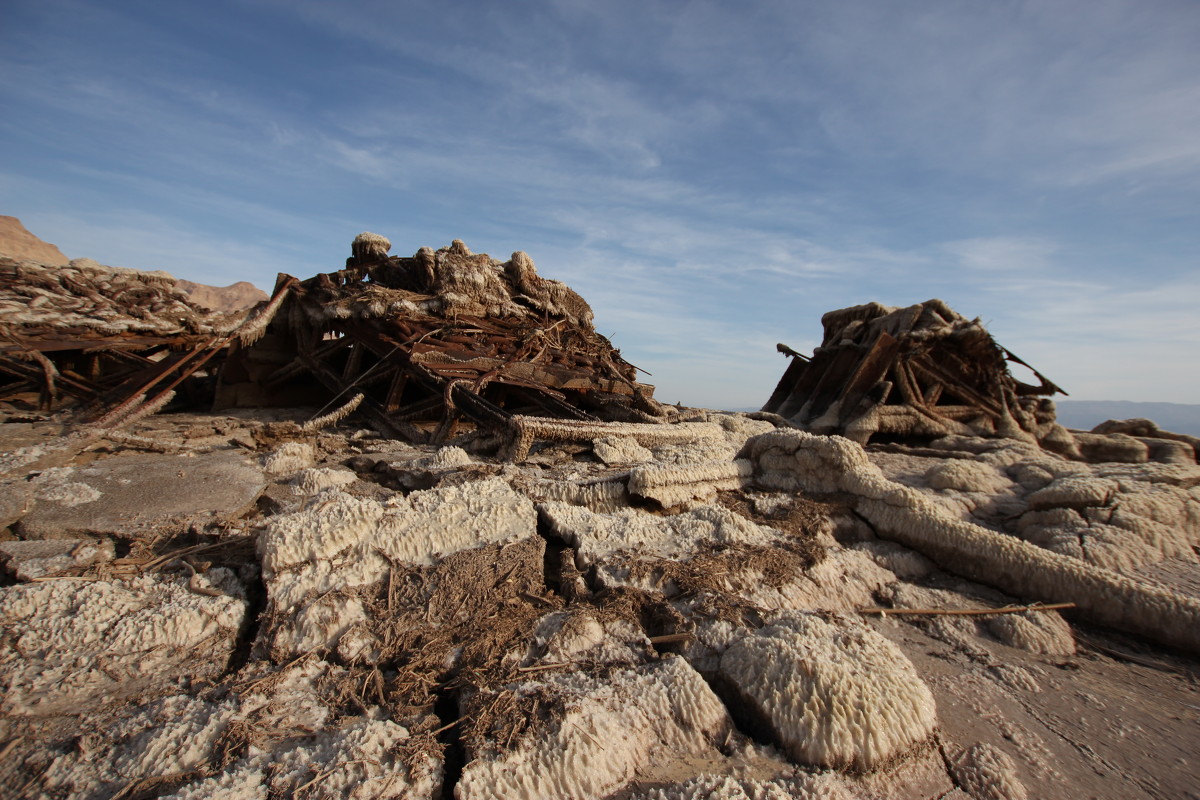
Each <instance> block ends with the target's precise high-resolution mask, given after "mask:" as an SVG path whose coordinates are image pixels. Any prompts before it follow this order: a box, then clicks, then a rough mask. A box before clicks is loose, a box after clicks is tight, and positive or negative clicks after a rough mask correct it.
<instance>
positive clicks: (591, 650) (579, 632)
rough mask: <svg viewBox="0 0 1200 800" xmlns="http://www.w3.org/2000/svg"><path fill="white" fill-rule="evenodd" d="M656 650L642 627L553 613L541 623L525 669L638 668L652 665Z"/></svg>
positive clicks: (526, 656) (574, 613)
mask: <svg viewBox="0 0 1200 800" xmlns="http://www.w3.org/2000/svg"><path fill="white" fill-rule="evenodd" d="M653 655H654V648H653V647H652V646H651V644H650V640H649V639H648V638H646V633H645V631H643V630H642V629H641V627H640V626H638V625H635V624H634V623H632V622H630V621H629V620H626V619H621V618H615V619H614V618H608V619H603V618H597V617H596V616H595V615H594V614H591V613H589V612H587V611H552V612H550V613H549V614H546V615H545V616H544V617H542V618H541V619H540V620H538V623H537V626H536V627H535V628H534V632H533V640H532V642H530V644H529V646H528V648H527V650H526V652H525V653H524V654H523V655H522V656H521V658H520V662H521V666H531V665H533V664H575V665H584V664H589V663H590V664H610V665H630V666H632V665H635V664H643V663H645V662H647V661H649V660H650V659H651V658H652V657H653Z"/></svg>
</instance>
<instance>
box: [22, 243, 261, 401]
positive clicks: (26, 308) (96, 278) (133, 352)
mask: <svg viewBox="0 0 1200 800" xmlns="http://www.w3.org/2000/svg"><path fill="white" fill-rule="evenodd" d="M251 317H252V315H251V313H250V312H249V311H248V310H242V311H240V312H235V313H219V312H214V311H211V310H209V309H206V308H203V307H201V306H198V305H196V304H195V303H192V302H191V301H189V300H188V296H187V293H186V292H184V291H183V290H182V289H180V288H179V287H178V286H177V285H176V283H175V279H174V278H172V277H171V276H170V275H169V274H167V273H165V272H141V271H138V270H133V269H122V268H119V267H106V266H103V265H101V264H98V263H96V262H95V261H92V260H91V259H76V260H74V261H71V262H70V263H69V264H66V265H63V266H57V265H47V264H41V263H37V262H33V261H27V260H19V259H14V258H9V257H4V256H0V400H9V399H12V398H16V397H18V396H21V395H29V394H34V393H36V394H37V395H38V405H39V406H40V407H41V408H42V409H43V410H47V411H48V410H55V409H59V408H63V407H66V406H72V405H75V406H77V407H78V408H79V409H80V410H81V411H83V412H85V414H84V416H85V417H86V416H87V413H86V412H92V416H95V415H96V414H98V413H100V412H102V411H104V410H106V409H110V408H113V407H122V406H124V407H130V408H132V407H133V406H136V405H139V404H140V403H141V402H142V401H145V400H162V398H164V397H166V396H168V395H169V394H170V393H171V392H172V391H173V390H174V389H175V388H176V387H178V386H180V384H183V383H184V381H185V380H187V379H188V378H190V377H191V376H193V375H195V374H197V373H200V372H202V371H203V370H205V369H210V370H211V369H213V368H215V364H216V362H213V361H212V359H213V357H214V356H216V355H218V354H219V353H221V352H223V350H224V349H225V347H226V346H227V345H228V343H229V342H230V341H231V339H232V337H233V336H235V335H237V334H238V333H239V332H240V331H241V330H242V326H244V325H246V324H247V322H248V321H249V320H250V319H251ZM130 403H132V405H130Z"/></svg>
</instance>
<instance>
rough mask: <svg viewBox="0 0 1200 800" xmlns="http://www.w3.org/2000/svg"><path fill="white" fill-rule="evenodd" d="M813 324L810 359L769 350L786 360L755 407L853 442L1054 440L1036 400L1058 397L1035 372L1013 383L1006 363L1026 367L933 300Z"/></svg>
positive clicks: (1049, 419)
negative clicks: (817, 341) (818, 338)
mask: <svg viewBox="0 0 1200 800" xmlns="http://www.w3.org/2000/svg"><path fill="white" fill-rule="evenodd" d="M821 324H822V325H823V326H824V328H825V338H824V340H823V341H822V342H821V346H820V347H818V348H817V349H816V350H815V351H814V352H813V355H812V357H811V358H809V357H806V356H803V355H801V354H800V353H797V352H796V351H794V350H792V349H791V348H789V347H787V346H786V345H782V344H781V345H779V346H778V347H779V350H780V352H783V353H785V354H786V355H788V356H790V357H791V363H790V364H789V365H788V368H787V371H786V372H785V373H784V375H783V378H782V379H781V380H780V381H779V385H778V386H776V387H775V392H774V393H773V394H772V395H771V398H770V400H768V401H767V404H766V405H765V406H764V407H763V410H764V411H767V412H771V413H775V414H779V415H780V416H782V417H784V418H786V419H788V420H791V421H792V422H794V423H796V424H798V425H800V426H802V427H803V428H805V429H806V430H811V431H813V432H814V433H824V434H830V433H838V434H841V435H844V436H847V437H848V438H850V439H853V440H855V441H857V442H860V443H865V442H866V441H867V440H868V439H870V438H871V437H872V436H878V435H884V436H896V437H909V438H911V437H935V436H946V435H949V434H958V435H963V436H994V435H1000V436H1010V437H1015V438H1021V439H1027V440H1033V439H1037V440H1038V441H1047V440H1048V442H1047V443H1048V444H1053V443H1054V442H1055V441H1057V440H1056V439H1055V436H1056V435H1060V434H1059V429H1056V428H1055V426H1054V410H1053V403H1050V402H1048V401H1046V400H1043V399H1041V398H1048V397H1050V396H1052V395H1054V394H1056V393H1062V394H1066V393H1065V392H1063V391H1062V389H1060V388H1058V387H1057V386H1056V385H1054V384H1053V383H1052V382H1050V381H1049V380H1048V379H1046V378H1045V377H1043V376H1042V375H1041V374H1040V373H1038V372H1036V371H1034V375H1036V376H1037V378H1038V380H1039V385H1037V386H1033V385H1029V384H1024V383H1020V382H1019V381H1017V380H1015V379H1014V378H1013V377H1012V375H1011V374H1010V372H1009V370H1008V365H1007V363H1006V362H1014V363H1018V364H1022V365H1025V362H1024V361H1021V360H1020V359H1019V358H1017V357H1016V356H1015V355H1013V354H1012V353H1010V352H1009V351H1008V350H1005V349H1004V348H1003V347H1001V346H1000V345H998V344H997V343H996V342H995V340H993V339H992V337H991V335H990V334H988V332H987V330H986V329H985V328H984V327H983V325H982V324H980V322H979V320H978V319H975V320H968V319H965V318H964V317H962V316H961V315H959V314H957V313H956V312H954V311H953V310H951V309H950V308H949V307H948V306H947V305H946V304H945V303H943V302H942V301H941V300H928V301H926V302H924V303H920V304H918V305H914V306H909V307H907V308H892V307H889V306H884V305H881V304H879V303H868V304H866V305H861V306H852V307H850V308H843V309H840V310H838V311H830V312H829V313H827V314H825V315H824V316H823V317H821ZM1026 366H1027V365H1026ZM1030 369H1032V368H1030Z"/></svg>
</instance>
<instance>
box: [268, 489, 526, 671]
mask: <svg viewBox="0 0 1200 800" xmlns="http://www.w3.org/2000/svg"><path fill="white" fill-rule="evenodd" d="M258 550H259V553H260V554H261V556H262V564H263V578H264V580H265V581H266V584H267V594H268V598H269V600H270V613H271V622H270V623H269V624H268V625H266V626H264V629H263V630H262V631H261V632H260V636H261V637H262V642H263V645H264V646H265V647H267V648H268V649H269V651H270V652H271V653H272V654H274V656H275V657H276V658H280V659H284V658H290V657H292V656H294V655H299V654H302V653H304V652H307V651H309V650H312V649H315V648H329V649H334V650H337V651H338V652H339V653H341V654H342V657H343V658H344V659H346V660H347V661H350V662H363V661H365V662H368V663H370V662H372V661H373V660H374V659H375V658H376V657H377V653H378V643H377V641H376V636H375V634H374V633H372V630H373V629H374V627H376V623H378V625H381V626H386V625H387V624H389V622H388V620H387V619H382V620H381V619H378V618H376V617H374V616H373V615H370V614H368V610H367V605H366V603H368V602H369V601H370V599H371V598H372V597H373V596H374V594H375V591H374V590H375V588H376V587H378V586H379V585H380V584H382V583H383V582H384V581H385V580H388V579H394V578H390V577H389V576H394V575H399V576H400V580H401V582H403V581H411V582H412V583H413V584H415V585H417V586H420V587H423V588H422V589H421V591H418V592H417V593H416V595H415V596H414V595H413V594H412V591H409V592H407V594H406V596H407V597H408V598H409V599H408V600H407V601H406V602H405V603H404V604H402V605H401V607H400V608H398V609H394V610H395V613H396V614H410V615H417V616H421V615H423V614H424V613H425V612H426V610H427V608H428V609H429V611H430V612H431V613H432V612H433V611H434V610H436V607H437V603H435V601H434V599H433V598H434V596H435V595H437V593H438V591H439V587H440V586H442V584H448V578H447V576H448V575H452V574H453V573H454V572H455V571H456V570H457V571H460V572H461V577H460V580H461V581H463V582H464V586H463V587H462V592H463V593H465V594H464V595H463V596H461V597H458V598H456V599H455V600H447V601H446V602H449V603H451V604H453V603H454V602H458V604H459V606H463V607H464V609H465V610H467V611H470V610H471V606H465V605H464V604H465V603H466V600H467V597H466V595H469V594H471V591H472V589H474V590H475V591H477V592H478V591H484V590H491V589H492V584H491V583H486V584H485V583H482V582H481V583H479V585H478V586H475V587H472V586H471V581H482V580H483V574H482V573H480V572H479V570H481V569H483V565H482V562H487V571H488V572H489V573H490V572H492V571H495V570H506V571H509V572H510V573H511V574H510V577H512V578H513V580H512V581H511V582H510V584H509V585H508V586H506V588H505V590H504V592H503V593H502V598H503V597H510V596H512V594H515V593H516V592H518V591H526V592H530V591H532V592H536V591H539V590H540V588H541V587H542V578H541V574H542V573H541V566H542V555H543V553H544V552H545V541H544V540H543V539H541V537H539V536H537V531H536V516H535V514H534V510H533V504H532V503H531V502H530V501H529V500H528V499H527V498H525V497H522V496H521V495H518V494H516V493H515V492H514V491H513V490H512V489H511V488H510V487H509V486H508V484H507V483H505V482H504V481H502V480H499V479H495V478H492V479H488V480H483V481H477V482H474V483H469V484H463V485H460V486H451V487H443V488H438V489H431V490H428V491H423V492H413V493H412V494H411V495H409V496H408V497H407V498H404V497H401V496H399V495H396V496H394V497H393V498H392V499H391V500H390V501H389V502H388V503H387V504H381V503H379V502H378V501H375V500H360V499H357V498H354V497H351V496H350V495H347V494H344V493H341V492H338V491H337V490H329V491H327V492H326V493H324V494H322V495H319V496H318V497H316V498H315V499H314V500H313V501H312V503H311V504H310V505H309V506H308V507H307V508H305V509H304V510H301V511H299V512H296V513H293V514H286V515H281V516H279V517H276V518H274V519H273V520H272V521H271V523H270V524H269V525H268V526H267V528H266V530H265V531H264V532H263V533H262V535H261V536H260V537H259V542H258ZM502 551H503V553H502ZM476 561H480V562H481V563H479V564H476V563H475V562H476ZM435 566H436V567H437V569H436V570H435V571H434V573H433V574H430V573H428V572H427V571H426V572H422V571H421V568H426V567H435ZM472 571H475V572H476V573H478V574H475V575H471V573H472ZM488 577H489V578H494V575H492V574H489V576H488ZM405 585H407V584H405ZM439 602H440V601H439ZM389 605H390V602H389ZM418 612H419V613H418ZM448 621H449V620H445V619H444V620H442V622H448ZM406 624H408V625H414V624H419V622H418V621H417V620H409V622H408V623H406Z"/></svg>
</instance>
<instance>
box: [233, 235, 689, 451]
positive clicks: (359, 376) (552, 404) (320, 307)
mask: <svg viewBox="0 0 1200 800" xmlns="http://www.w3.org/2000/svg"><path fill="white" fill-rule="evenodd" d="M390 248H391V243H390V242H389V241H388V240H387V239H385V238H384V237H382V236H378V235H375V234H370V233H364V234H361V235H360V236H359V237H357V238H356V239H355V241H354V246H353V255H352V256H351V258H350V259H348V260H347V263H346V268H345V269H343V270H339V271H337V272H332V273H328V274H320V275H317V276H316V277H313V278H310V279H308V280H305V281H297V280H296V279H295V278H292V277H290V276H286V275H281V276H280V279H279V283H278V285H277V287H276V294H277V295H280V294H284V293H286V295H287V296H286V298H285V299H284V301H283V302H282V305H281V307H280V309H279V313H278V314H277V315H276V316H275V317H274V318H273V319H272V321H271V323H270V324H269V325H267V326H266V328H265V329H264V330H263V336H262V338H261V339H260V340H259V341H257V342H256V343H255V344H254V345H253V346H252V347H241V346H239V347H235V348H234V349H233V351H232V352H231V354H230V356H229V359H228V361H227V362H226V365H225V368H224V369H223V371H222V373H221V378H220V385H219V386H218V388H217V396H216V405H217V407H218V408H221V407H230V406H238V405H251V406H253V405H283V404H288V405H296V404H297V401H298V400H302V401H309V402H313V403H316V404H320V403H325V404H326V405H329V406H332V405H337V404H343V403H346V402H348V401H350V400H351V399H354V400H355V402H356V403H357V408H358V409H359V411H360V413H365V414H366V416H367V418H368V419H370V420H371V422H372V424H373V425H375V426H376V427H377V428H379V429H380V430H381V431H383V432H385V433H388V434H389V435H393V436H397V437H402V438H404V439H407V440H409V441H412V442H414V443H422V442H433V443H438V442H442V441H445V440H447V439H448V438H450V437H451V436H453V435H454V433H455V432H456V429H457V427H458V425H459V423H460V421H463V420H466V421H468V422H471V423H474V424H475V426H476V429H477V430H478V431H480V432H484V433H491V434H494V435H496V438H498V439H500V440H503V441H504V442H507V443H508V444H509V445H510V455H514V456H516V457H520V456H521V455H523V453H522V452H521V451H522V450H523V449H527V448H528V440H529V438H530V437H538V438H549V439H575V438H585V437H587V438H591V437H593V436H596V435H604V432H605V431H607V430H610V428H607V427H605V425H604V423H605V422H610V423H650V424H652V425H654V426H655V427H657V426H658V425H659V424H660V423H663V422H665V421H666V419H665V417H666V412H665V411H664V409H663V408H662V406H660V405H659V404H658V403H657V402H655V400H654V399H653V392H654V387H652V386H647V385H644V384H640V383H638V382H637V381H636V375H637V371H636V368H635V367H633V366H632V365H631V364H629V363H628V362H626V361H625V360H624V359H623V358H621V353H620V351H619V350H616V349H615V348H614V347H613V346H612V343H611V342H610V341H609V340H608V339H606V338H605V337H604V336H601V335H600V334H598V333H597V332H596V330H595V328H594V327H593V326H592V310H591V308H590V307H589V306H588V304H587V302H585V301H584V299H583V298H582V297H580V296H579V295H578V294H576V293H575V292H574V291H572V290H571V289H570V288H569V287H568V286H566V285H565V284H563V283H560V282H558V281H553V280H547V279H545V278H542V277H541V276H539V275H538V274H537V270H536V269H535V267H534V264H533V260H532V259H531V258H529V256H528V255H526V254H525V253H523V252H516V253H513V255H512V258H511V259H510V260H509V261H506V262H503V263H501V262H499V261H496V260H494V259H492V258H490V257H488V256H487V255H486V254H473V253H472V252H471V251H470V250H469V249H468V248H467V246H466V245H465V244H464V243H463V242H462V241H460V240H455V241H454V243H453V244H451V245H450V246H449V247H444V248H442V249H440V250H437V251H434V250H432V249H431V248H428V247H423V248H421V249H420V250H418V251H417V253H416V254H415V255H414V256H412V257H411V258H399V257H389V256H388V255H387V253H388V250H389V249H390ZM359 395H361V399H359ZM547 418H549V419H552V420H555V421H554V422H547ZM418 421H431V422H434V423H436V425H435V426H432V430H429V429H427V428H421V427H419V426H418V425H417V424H415V423H416V422H418ZM611 430H612V431H617V430H623V428H621V427H620V426H619V425H618V426H617V427H612V428H611ZM522 443H523V444H522Z"/></svg>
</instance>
